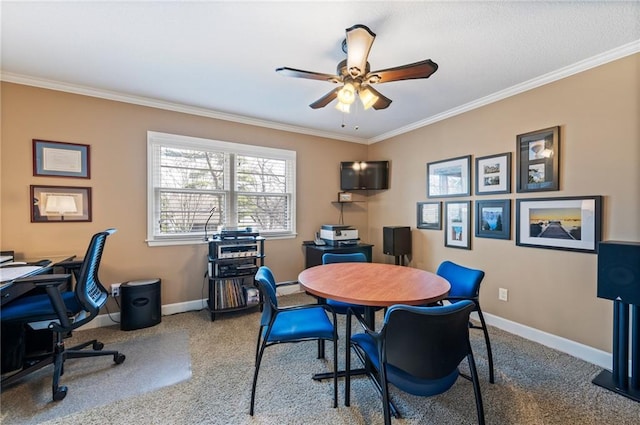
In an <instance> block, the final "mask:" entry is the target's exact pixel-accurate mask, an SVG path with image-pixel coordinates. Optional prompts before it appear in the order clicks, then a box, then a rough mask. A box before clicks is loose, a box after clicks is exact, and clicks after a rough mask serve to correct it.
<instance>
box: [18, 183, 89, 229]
mask: <svg viewBox="0 0 640 425" xmlns="http://www.w3.org/2000/svg"><path fill="white" fill-rule="evenodd" d="M30 210H31V222H32V223H62V222H64V223H70V222H78V221H91V188H90V187H71V186H35V185H31V205H30Z"/></svg>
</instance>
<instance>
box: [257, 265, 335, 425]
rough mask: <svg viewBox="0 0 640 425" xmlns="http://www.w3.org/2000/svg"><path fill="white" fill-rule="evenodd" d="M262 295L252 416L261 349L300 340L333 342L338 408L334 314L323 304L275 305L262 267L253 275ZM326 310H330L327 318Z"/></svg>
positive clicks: (272, 284) (273, 291)
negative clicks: (262, 302)
mask: <svg viewBox="0 0 640 425" xmlns="http://www.w3.org/2000/svg"><path fill="white" fill-rule="evenodd" d="M255 280H256V283H257V285H258V288H259V289H260V291H261V293H262V294H263V295H262V296H263V299H264V304H263V310H262V317H261V319H260V330H259V332H258V344H257V347H259V349H258V350H257V353H256V359H255V362H256V364H255V371H254V374H253V384H252V386H251V408H250V410H249V413H250V414H251V415H252V416H253V412H254V405H255V397H256V384H257V381H258V372H259V371H260V363H261V361H262V357H263V355H264V350H265V348H267V347H270V346H272V345H275V344H282V343H289V342H302V341H316V340H323V341H333V407H334V408H335V407H338V332H337V331H336V327H335V323H336V314H335V313H334V312H333V310H332V309H331V307H329V306H327V305H318V304H309V305H298V306H292V307H278V298H277V296H276V285H275V279H274V278H273V273H272V272H271V270H270V269H269V268H268V267H266V266H262V267H260V268H259V269H258V272H257V273H256V277H255ZM327 312H329V313H330V315H331V319H330V318H329V316H328V314H327Z"/></svg>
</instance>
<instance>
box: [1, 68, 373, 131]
mask: <svg viewBox="0 0 640 425" xmlns="http://www.w3.org/2000/svg"><path fill="white" fill-rule="evenodd" d="M0 81H6V82H8V83H15V84H22V85H25V86H32V87H38V88H43V89H48V90H56V91H61V92H65V93H73V94H79V95H82V96H90V97H96V98H100V99H106V100H113V101H116V102H124V103H129V104H133V105H139V106H147V107H150V108H156V109H163V110H167V111H173V112H180V113H184V114H190V115H197V116H201V117H207V118H214V119H218V120H224V121H231V122H236V123H239V124H247V125H252V126H257V127H264V128H270V129H273V130H281V131H287V132H290V133H297V134H306V135H310V136H317V137H323V138H327V139H336V140H341V141H346V142H352V143H361V144H368V141H367V140H366V139H362V138H350V137H347V136H344V135H342V134H335V133H331V132H323V131H318V130H312V129H309V128H305V127H298V126H293V125H288V124H282V123H277V122H273V121H265V120H260V119H257V118H250V117H244V116H241V115H233V114H227V113H224V112H219V111H214V110H211V109H205V108H198V107H194V106H188V105H183V104H180V103H172V102H166V101H162V100H157V99H153V98H148V97H142V96H133V95H129V94H124V93H119V92H114V91H109V90H101V89H96V88H92V87H87V86H81V85H77V84H69V83H63V82H60V81H54V80H47V79H44V78H36V77H30V76H26V75H20V74H13V73H10V72H3V71H2V72H0Z"/></svg>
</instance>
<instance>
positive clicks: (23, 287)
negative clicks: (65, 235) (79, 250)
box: [0, 255, 75, 305]
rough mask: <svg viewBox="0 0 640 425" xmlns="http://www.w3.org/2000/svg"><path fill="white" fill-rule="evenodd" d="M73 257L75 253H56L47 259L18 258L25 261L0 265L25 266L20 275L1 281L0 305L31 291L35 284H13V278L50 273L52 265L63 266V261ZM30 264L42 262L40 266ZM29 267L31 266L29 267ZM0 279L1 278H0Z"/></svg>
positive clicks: (7, 267)
mask: <svg viewBox="0 0 640 425" xmlns="http://www.w3.org/2000/svg"><path fill="white" fill-rule="evenodd" d="M74 258H75V255H56V256H53V257H49V258H48V259H47V260H42V259H39V260H31V259H26V260H19V261H20V262H21V263H27V264H25V265H24V266H7V265H4V266H2V267H0V269H9V268H10V269H17V268H20V269H23V267H25V268H24V269H23V270H24V272H25V273H24V274H22V275H20V276H10V279H9V280H8V281H6V282H1V283H2V286H1V287H0V305H5V304H7V303H9V302H11V301H13V300H15V299H16V298H18V297H21V296H22V295H24V294H26V293H28V292H30V291H32V290H33V289H34V288H35V286H34V285H31V284H23V283H21V284H18V285H14V284H13V280H15V279H18V278H22V277H29V276H33V275H37V274H44V273H50V272H52V271H53V268H54V267H64V264H65V262H68V261H71V260H73V259H74ZM30 264H43V265H42V266H41V267H40V268H38V269H35V268H33V267H35V266H29V265H30ZM29 267H31V268H29ZM3 274H6V275H7V276H9V275H10V274H11V273H8V272H6V273H3ZM0 280H1V279H0Z"/></svg>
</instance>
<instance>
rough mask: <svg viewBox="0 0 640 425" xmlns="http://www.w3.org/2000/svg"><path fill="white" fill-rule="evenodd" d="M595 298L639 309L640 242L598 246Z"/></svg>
mask: <svg viewBox="0 0 640 425" xmlns="http://www.w3.org/2000/svg"><path fill="white" fill-rule="evenodd" d="M598 298H606V299H609V300H619V301H622V302H623V303H625V304H633V305H640V242H618V241H605V242H600V244H599V245H598Z"/></svg>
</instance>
